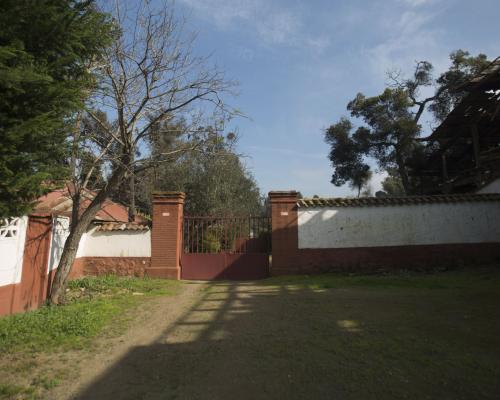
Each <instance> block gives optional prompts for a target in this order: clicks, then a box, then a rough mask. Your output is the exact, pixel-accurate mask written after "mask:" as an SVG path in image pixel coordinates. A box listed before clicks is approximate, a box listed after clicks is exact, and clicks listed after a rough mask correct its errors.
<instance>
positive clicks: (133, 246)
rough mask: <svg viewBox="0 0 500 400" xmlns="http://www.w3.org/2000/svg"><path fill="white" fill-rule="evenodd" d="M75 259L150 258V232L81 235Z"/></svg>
mask: <svg viewBox="0 0 500 400" xmlns="http://www.w3.org/2000/svg"><path fill="white" fill-rule="evenodd" d="M76 257H151V232H150V231H149V230H144V231H132V230H128V231H111V232H96V230H95V228H93V229H91V230H90V231H89V232H87V233H86V234H85V235H83V237H82V240H81V241H80V245H79V246H78V252H77V255H76Z"/></svg>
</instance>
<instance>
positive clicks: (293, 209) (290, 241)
mask: <svg viewBox="0 0 500 400" xmlns="http://www.w3.org/2000/svg"><path fill="white" fill-rule="evenodd" d="M269 199H270V202H271V224H272V266H271V275H286V274H293V273H296V272H297V271H298V268H299V265H298V260H297V259H296V255H297V253H298V241H299V238H298V228H297V192H296V191H294V190H291V191H279V192H278V191H273V192H269Z"/></svg>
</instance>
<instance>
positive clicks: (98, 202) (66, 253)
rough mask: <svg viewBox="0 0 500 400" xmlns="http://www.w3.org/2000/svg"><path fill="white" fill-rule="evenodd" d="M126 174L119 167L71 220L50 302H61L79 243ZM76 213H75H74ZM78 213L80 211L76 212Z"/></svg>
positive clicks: (49, 298)
mask: <svg viewBox="0 0 500 400" xmlns="http://www.w3.org/2000/svg"><path fill="white" fill-rule="evenodd" d="M124 175H125V169H124V168H118V169H117V170H116V171H115V172H114V173H113V175H112V176H111V178H110V179H109V181H108V183H107V185H106V186H105V187H104V188H103V189H102V190H100V191H99V193H97V195H96V196H95V197H94V199H93V200H92V202H91V203H90V205H89V206H88V207H87V209H86V210H85V211H84V212H83V213H82V215H81V216H80V217H79V218H77V220H76V221H75V220H72V221H71V230H70V233H69V236H68V238H67V239H66V243H65V244H64V248H63V252H62V255H61V259H60V261H59V265H58V267H57V272H56V276H55V277H54V281H53V283H52V287H51V290H50V294H49V297H48V301H49V303H50V304H59V303H60V301H61V299H62V297H63V295H64V292H65V289H66V283H67V280H68V276H69V273H70V272H71V267H72V266H73V262H74V260H75V256H76V252H77V250H78V245H79V244H80V240H81V238H82V236H83V234H84V233H85V232H86V231H87V229H88V227H89V226H90V224H91V223H92V221H93V220H94V218H95V216H96V214H97V213H98V212H99V210H100V209H101V207H102V205H103V203H104V201H105V200H106V198H107V197H108V196H109V195H110V194H111V192H112V191H113V190H115V189H116V188H117V187H118V185H119V184H120V182H121V181H122V179H123V177H124ZM73 214H75V213H73ZM76 215H78V212H77V213H76Z"/></svg>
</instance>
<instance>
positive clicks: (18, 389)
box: [0, 383, 36, 400]
mask: <svg viewBox="0 0 500 400" xmlns="http://www.w3.org/2000/svg"><path fill="white" fill-rule="evenodd" d="M20 396H22V398H23V399H35V398H36V397H35V388H33V387H24V386H17V385H12V384H10V383H7V384H2V383H0V399H1V400H4V399H5V400H7V399H16V398H19V397H20Z"/></svg>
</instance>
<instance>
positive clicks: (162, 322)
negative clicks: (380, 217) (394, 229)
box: [52, 282, 500, 400]
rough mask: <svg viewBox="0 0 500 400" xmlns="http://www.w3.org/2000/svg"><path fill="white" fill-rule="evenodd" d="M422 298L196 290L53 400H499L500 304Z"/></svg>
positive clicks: (362, 291)
mask: <svg viewBox="0 0 500 400" xmlns="http://www.w3.org/2000/svg"><path fill="white" fill-rule="evenodd" d="M424 292H425V293H424ZM424 292H422V290H417V289H415V290H412V289H404V290H399V289H391V290H388V291H385V290H382V289H366V288H335V289H322V288H311V287H306V286H301V285H269V284H254V283H246V282H245V283H212V284H199V283H186V284H185V288H184V290H183V292H182V293H181V294H180V295H178V296H175V297H170V298H165V299H160V301H159V303H158V304H157V305H156V307H155V308H154V309H152V310H150V311H149V312H147V313H145V314H144V315H143V316H142V317H141V319H140V321H139V322H138V323H135V324H134V326H133V327H132V328H131V329H130V330H129V331H128V332H127V333H126V334H125V335H124V336H122V337H121V338H118V339H116V340H115V341H114V342H113V343H112V344H110V345H109V346H108V347H107V348H106V349H105V350H104V351H102V352H100V353H99V354H98V355H97V356H95V357H93V358H89V359H88V360H86V361H84V362H83V363H82V364H81V366H80V367H81V370H82V373H81V375H80V377H79V378H78V379H75V380H73V381H72V382H71V383H69V384H65V385H64V386H61V387H58V388H56V389H55V391H54V392H53V393H52V396H54V397H52V398H56V399H79V400H83V399H89V400H90V399H92V400H99V399H134V400H136V399H145V400H146V399H148V400H160V399H335V398H338V399H358V398H384V399H385V398H394V399H400V398H414V399H426V398H428V399H433V398H440V399H473V398H494V396H495V395H494V393H499V392H497V391H496V389H498V388H500V386H498V387H495V379H496V378H498V377H499V375H498V369H497V368H498V367H499V361H498V357H497V355H495V352H494V351H491V349H492V347H491V346H496V345H498V343H499V340H498V336H499V335H498V333H499V323H498V321H497V320H492V316H494V315H495V312H496V311H495V310H498V306H499V305H500V304H499V298H498V297H491V295H485V296H489V297H487V298H486V297H485V298H484V299H482V300H481V297H480V296H478V295H474V296H470V298H469V297H468V296H466V295H464V294H461V293H457V292H456V291H448V290H427V289H426V290H425V291H424ZM484 300H486V302H485V301H484ZM485 304H488V305H486V306H485ZM464 316H465V317H466V318H469V319H468V320H464ZM472 316H475V317H472ZM474 318H477V321H476V320H474ZM480 319H482V320H484V321H488V322H487V323H488V324H489V325H488V327H489V329H487V330H485V329H483V328H481V329H479V328H478V329H477V331H475V330H474V329H475V328H474V327H475V326H476V324H479V320H480ZM478 326H479V325H478ZM464 348H465V349H467V350H466V352H465V353H464ZM495 370H496V371H497V372H495Z"/></svg>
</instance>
